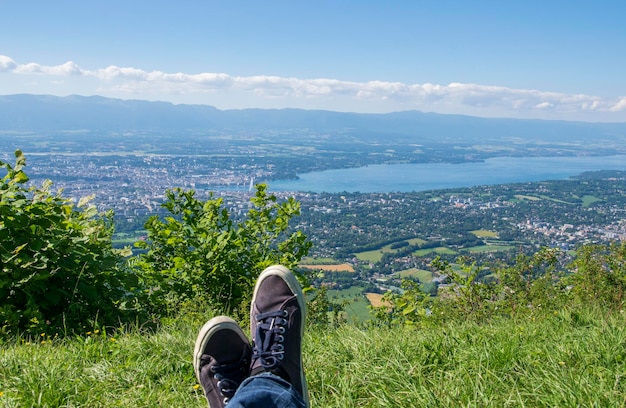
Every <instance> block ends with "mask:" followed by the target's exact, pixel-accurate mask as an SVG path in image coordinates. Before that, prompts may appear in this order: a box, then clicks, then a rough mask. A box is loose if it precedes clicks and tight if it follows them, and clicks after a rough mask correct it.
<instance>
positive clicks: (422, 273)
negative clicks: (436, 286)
mask: <svg viewBox="0 0 626 408" xmlns="http://www.w3.org/2000/svg"><path fill="white" fill-rule="evenodd" d="M394 276H396V277H399V278H409V277H411V278H417V279H419V281H420V282H422V283H428V282H431V281H432V280H433V274H432V272H430V271H427V270H424V269H416V268H411V269H406V270H404V271H400V272H397V273H395V274H394Z"/></svg>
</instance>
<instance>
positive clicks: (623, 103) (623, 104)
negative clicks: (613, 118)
mask: <svg viewBox="0 0 626 408" xmlns="http://www.w3.org/2000/svg"><path fill="white" fill-rule="evenodd" d="M625 109H626V96H625V97H623V98H622V99H620V100H619V101H618V102H617V103H616V104H615V105H613V106H611V109H609V110H610V111H611V112H619V111H623V110H625Z"/></svg>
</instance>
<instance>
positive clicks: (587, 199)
mask: <svg viewBox="0 0 626 408" xmlns="http://www.w3.org/2000/svg"><path fill="white" fill-rule="evenodd" d="M581 200H582V202H583V207H589V206H590V205H591V204H593V203H596V202H598V201H603V200H602V199H601V198H598V197H594V196H591V195H585V196H582V198H581Z"/></svg>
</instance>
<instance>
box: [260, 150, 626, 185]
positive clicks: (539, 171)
mask: <svg viewBox="0 0 626 408" xmlns="http://www.w3.org/2000/svg"><path fill="white" fill-rule="evenodd" d="M599 170H622V171H626V155H615V156H578V157H495V158H490V159H487V160H485V161H483V162H468V163H458V164H451V163H417V164H379V165H370V166H366V167H358V168H348V169H338V170H325V171H318V172H311V173H303V174H299V175H298V177H299V178H298V179H295V180H274V181H271V182H269V183H268V184H269V188H270V190H273V191H310V192H316V193H321V192H328V193H341V192H362V193H372V192H411V191H426V190H438V189H447V188H460V187H473V186H480V185H494V184H508V183H520V182H533V181H544V180H565V179H568V178H570V177H572V176H576V175H579V174H580V173H583V172H586V171H599Z"/></svg>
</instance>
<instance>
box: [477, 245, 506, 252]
mask: <svg viewBox="0 0 626 408" xmlns="http://www.w3.org/2000/svg"><path fill="white" fill-rule="evenodd" d="M512 249H515V247H514V246H513V245H479V246H475V247H470V248H465V250H467V251H469V252H476V253H478V252H501V251H510V250H512Z"/></svg>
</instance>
